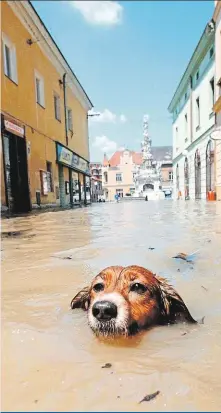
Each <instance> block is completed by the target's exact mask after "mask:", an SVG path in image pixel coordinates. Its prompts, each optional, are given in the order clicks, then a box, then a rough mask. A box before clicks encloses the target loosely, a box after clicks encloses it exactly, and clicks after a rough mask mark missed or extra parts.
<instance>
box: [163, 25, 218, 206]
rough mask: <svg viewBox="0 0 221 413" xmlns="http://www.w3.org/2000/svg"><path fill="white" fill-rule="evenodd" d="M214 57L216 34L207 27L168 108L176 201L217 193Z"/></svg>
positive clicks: (202, 197) (200, 197) (205, 196)
mask: <svg viewBox="0 0 221 413" xmlns="http://www.w3.org/2000/svg"><path fill="white" fill-rule="evenodd" d="M214 57H215V38H214V31H210V30H208V27H206V29H205V30H204V32H203V35H202V37H201V38H200V41H199V43H198V45H197V47H196V49H195V51H194V53H193V55H192V58H191V60H190V62H189V64H188V66H187V68H186V71H185V73H184V75H183V77H182V79H181V80H180V83H179V85H178V87H177V89H176V92H175V94H174V96H173V98H172V101H171V103H170V105H169V112H170V113H171V114H172V115H173V182H174V197H175V198H182V199H189V198H191V199H206V198H207V195H208V193H209V192H210V191H215V168H214V141H213V140H211V137H210V136H211V133H212V131H213V130H214V125H215V114H214V111H213V105H214V100H215V58H214Z"/></svg>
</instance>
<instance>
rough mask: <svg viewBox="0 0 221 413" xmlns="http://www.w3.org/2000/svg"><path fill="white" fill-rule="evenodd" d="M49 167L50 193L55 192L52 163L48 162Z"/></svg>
mask: <svg viewBox="0 0 221 413" xmlns="http://www.w3.org/2000/svg"><path fill="white" fill-rule="evenodd" d="M46 167H47V181H48V192H53V191H54V189H53V178H52V163H51V162H48V161H47V162H46Z"/></svg>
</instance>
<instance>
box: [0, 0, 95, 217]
mask: <svg viewBox="0 0 221 413" xmlns="http://www.w3.org/2000/svg"><path fill="white" fill-rule="evenodd" d="M1 17H2V21H1V23H2V25H1V37H2V48H1V64H2V66H1V120H2V123H1V124H2V130H1V134H2V146H1V149H2V150H1V204H2V209H9V210H10V211H12V212H27V211H30V210H31V209H32V208H33V207H37V206H38V205H39V206H47V205H58V206H59V205H60V206H62V207H63V206H68V205H70V204H72V203H73V202H74V195H75V194H76V192H78V197H77V198H78V201H79V200H81V201H85V202H86V199H88V198H89V197H88V193H90V191H89V189H88V188H89V186H90V178H89V177H90V170H89V141H88V115H87V114H88V110H90V109H91V108H92V103H91V101H90V99H89V98H88V96H87V94H86V92H85V91H84V89H83V87H82V86H81V84H80V83H79V81H78V79H77V78H76V76H75V74H74V72H73V71H72V69H71V68H70V66H69V65H68V63H67V61H66V60H65V58H64V56H63V55H62V53H61V51H60V50H59V48H58V46H57V45H56V43H55V42H54V40H53V39H52V37H51V35H50V34H49V32H48V31H47V29H46V27H45V25H44V23H43V22H42V20H41V19H40V17H39V16H38V14H37V13H36V11H35V9H34V7H33V6H32V4H31V3H30V2H29V1H24V2H17V1H4V2H1Z"/></svg>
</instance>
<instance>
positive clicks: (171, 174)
mask: <svg viewBox="0 0 221 413" xmlns="http://www.w3.org/2000/svg"><path fill="white" fill-rule="evenodd" d="M172 180H173V172H172V171H170V172H169V181H172Z"/></svg>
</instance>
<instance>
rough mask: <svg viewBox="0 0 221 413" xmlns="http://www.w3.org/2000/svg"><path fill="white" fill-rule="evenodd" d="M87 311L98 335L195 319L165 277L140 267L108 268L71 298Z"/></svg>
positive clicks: (77, 305) (134, 330)
mask: <svg viewBox="0 0 221 413" xmlns="http://www.w3.org/2000/svg"><path fill="white" fill-rule="evenodd" d="M71 308H72V309H74V308H82V309H84V310H86V311H88V320H89V325H90V327H91V328H92V330H93V331H94V332H95V333H96V334H97V335H104V336H117V335H129V334H134V333H136V332H137V331H139V330H141V329H143V328H145V327H150V326H152V325H154V324H155V325H156V324H164V323H174V322H176V321H178V320H179V319H182V320H185V321H189V322H195V320H194V319H193V318H192V316H191V315H190V313H189V311H188V309H187V307H186V305H185V304H184V302H183V300H182V298H181V297H180V296H179V295H178V294H177V293H176V291H175V290H174V289H173V288H172V287H171V286H170V285H169V284H168V283H167V282H166V280H165V279H163V278H161V277H159V276H156V275H154V274H153V273H152V272H150V271H148V270H147V269H145V268H142V267H139V266H135V265H133V266H129V267H119V266H114V267H108V268H106V269H104V270H103V271H101V272H100V273H99V274H98V275H97V276H96V277H95V278H94V280H93V281H92V284H91V286H90V287H86V288H84V289H83V290H81V291H80V292H79V293H78V294H77V295H76V296H75V297H74V298H73V300H72V301H71Z"/></svg>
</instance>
